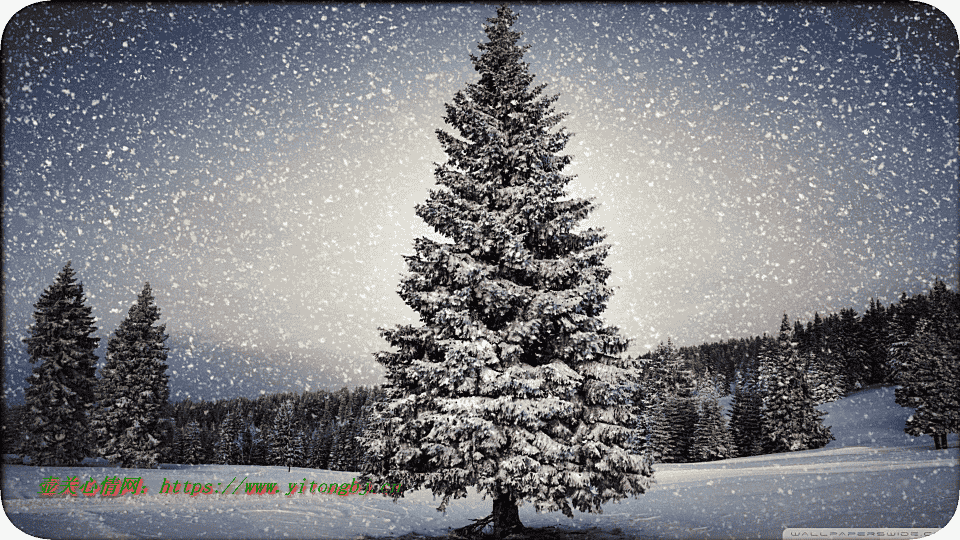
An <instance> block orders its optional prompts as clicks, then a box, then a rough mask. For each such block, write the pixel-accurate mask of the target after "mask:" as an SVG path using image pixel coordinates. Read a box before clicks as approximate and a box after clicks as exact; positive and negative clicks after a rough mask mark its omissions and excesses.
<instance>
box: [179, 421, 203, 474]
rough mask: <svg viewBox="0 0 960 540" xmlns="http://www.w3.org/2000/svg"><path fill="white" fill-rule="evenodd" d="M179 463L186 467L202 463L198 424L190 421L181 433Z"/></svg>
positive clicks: (201, 440) (201, 443) (201, 442)
mask: <svg viewBox="0 0 960 540" xmlns="http://www.w3.org/2000/svg"><path fill="white" fill-rule="evenodd" d="M180 437H181V441H182V443H181V444H182V445H183V446H182V454H181V456H180V459H181V462H182V463H185V464H187V465H199V464H200V463H203V462H204V452H203V439H201V437H200V422H197V421H196V420H193V421H191V422H190V423H189V424H187V425H186V426H184V427H183V429H182V431H181V435H180Z"/></svg>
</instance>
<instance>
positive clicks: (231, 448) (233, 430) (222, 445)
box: [214, 410, 243, 465]
mask: <svg viewBox="0 0 960 540" xmlns="http://www.w3.org/2000/svg"><path fill="white" fill-rule="evenodd" d="M242 430H243V419H242V418H241V417H240V414H239V413H238V412H237V411H233V410H231V411H229V412H227V415H226V416H225V417H224V418H223V422H221V423H220V433H219V435H220V437H219V440H218V441H217V446H216V449H215V458H214V461H216V462H217V463H219V464H221V465H241V464H242V463H243V437H242V436H241V432H242Z"/></svg>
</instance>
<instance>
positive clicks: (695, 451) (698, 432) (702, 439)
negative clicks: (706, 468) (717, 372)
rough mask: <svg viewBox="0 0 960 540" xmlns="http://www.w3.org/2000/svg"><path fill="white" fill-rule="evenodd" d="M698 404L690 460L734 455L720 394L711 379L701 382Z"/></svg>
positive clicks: (705, 459)
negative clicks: (721, 406)
mask: <svg viewBox="0 0 960 540" xmlns="http://www.w3.org/2000/svg"><path fill="white" fill-rule="evenodd" d="M708 375H709V374H708ZM697 405H698V411H697V421H696V424H694V427H693V440H692V442H691V451H690V454H691V455H690V457H691V460H690V461H715V460H718V459H727V458H731V457H733V456H734V449H733V444H732V441H731V438H730V432H729V430H728V429H727V422H726V419H725V418H724V417H723V411H722V410H721V408H720V396H719V395H718V394H717V391H716V387H715V386H714V384H713V382H712V381H710V380H709V379H707V381H706V384H701V385H700V388H699V389H698V391H697Z"/></svg>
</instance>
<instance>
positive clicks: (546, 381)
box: [366, 6, 652, 536]
mask: <svg viewBox="0 0 960 540" xmlns="http://www.w3.org/2000/svg"><path fill="white" fill-rule="evenodd" d="M516 19H517V16H516V15H515V14H514V13H513V11H512V10H511V9H510V8H509V7H506V6H501V7H499V8H498V9H497V15H496V17H494V18H492V19H488V22H489V23H490V24H489V25H485V27H484V30H485V32H486V35H487V38H488V39H489V41H488V42H486V43H480V44H479V49H480V51H481V54H480V56H479V57H474V56H471V59H472V61H473V64H474V67H475V69H476V70H477V71H478V72H479V75H480V78H479V81H478V82H476V83H473V84H469V85H468V86H467V88H466V90H465V91H460V92H458V93H457V94H456V95H455V96H454V98H453V103H452V104H449V105H447V107H446V116H445V120H446V121H447V123H449V124H450V125H451V126H453V127H454V128H455V129H456V130H457V135H451V134H448V133H446V132H444V131H438V133H437V135H438V139H439V141H440V143H441V146H442V147H443V150H444V152H446V154H447V161H446V163H444V164H441V165H439V166H437V168H436V171H435V177H436V180H437V183H438V184H439V185H440V186H441V187H440V189H437V190H434V191H431V193H430V195H429V198H428V200H427V202H426V203H425V204H422V205H419V206H417V209H416V210H417V214H418V215H419V216H420V217H421V218H422V219H423V220H424V221H425V222H426V223H427V224H429V225H430V226H432V227H433V229H434V230H435V231H436V232H437V233H438V234H440V235H442V236H443V237H445V238H446V239H447V240H448V241H443V242H441V241H435V240H431V239H428V238H419V239H417V240H416V241H415V246H414V249H415V254H414V255H410V256H407V257H406V262H407V266H408V269H409V274H408V275H407V276H406V277H404V278H403V280H402V284H401V288H400V296H401V297H402V298H403V300H404V301H405V302H406V303H407V305H409V306H410V307H412V308H413V309H414V310H416V311H417V312H418V313H419V314H420V319H421V321H422V323H423V325H422V326H412V325H405V326H399V327H396V328H393V329H386V330H383V331H382V335H383V336H384V337H385V339H386V340H387V341H388V342H389V343H390V344H391V346H393V347H395V348H396V352H383V353H379V354H378V356H377V358H378V360H379V362H380V363H381V364H383V365H384V366H385V368H386V371H387V379H388V384H387V389H388V392H389V399H388V400H387V402H386V404H385V405H384V407H382V409H381V410H380V414H381V415H382V422H381V423H380V425H379V427H378V430H377V431H378V432H379V433H378V434H377V435H374V436H371V437H369V438H368V439H367V442H366V445H367V446H368V447H370V448H371V449H373V450H374V451H376V452H377V453H378V456H377V457H376V459H375V460H374V461H373V464H374V466H375V467H376V468H377V469H378V470H377V471H376V472H377V473H378V474H381V475H385V476H388V477H390V478H391V479H392V481H393V482H401V483H402V484H403V486H405V487H406V488H408V489H415V488H425V489H429V490H431V491H432V492H433V493H434V494H435V495H438V496H440V497H441V498H442V503H441V505H440V507H441V508H445V507H446V506H447V504H448V502H449V500H450V499H451V498H459V497H463V496H465V495H466V493H467V491H466V489H467V487H470V486H472V487H474V488H476V489H477V491H478V492H480V493H482V494H484V495H486V496H489V497H491V498H492V499H493V514H492V516H491V517H490V518H487V519H486V520H483V524H486V523H489V522H490V521H492V522H493V528H494V532H495V534H496V535H497V536H503V535H505V534H508V533H509V532H510V531H513V530H518V529H522V524H521V523H520V519H519V514H518V504H519V502H520V501H532V502H533V503H534V504H535V505H536V506H537V507H538V508H540V509H542V510H547V511H550V510H561V511H562V512H563V513H564V514H566V515H568V516H572V515H573V513H572V510H573V508H577V509H579V510H581V511H599V510H600V505H601V504H602V503H603V502H606V501H609V500H616V499H620V498H623V497H626V496H630V495H633V494H638V493H642V492H644V491H645V490H646V488H647V487H648V486H649V485H650V483H651V476H652V471H651V469H650V467H649V464H647V463H645V462H644V461H643V459H642V458H641V457H640V456H637V455H635V454H632V453H631V452H630V451H629V450H628V449H627V448H625V444H626V441H627V440H628V439H629V438H630V436H631V429H632V426H633V425H635V423H636V422H635V419H634V417H633V416H634V415H633V407H632V403H631V399H630V396H631V393H632V391H631V382H632V379H633V370H632V368H630V366H629V365H628V362H627V361H626V360H624V359H623V358H621V357H620V356H618V355H619V354H621V353H622V352H623V351H624V350H625V348H626V346H627V340H626V339H624V338H623V337H621V336H620V335H619V331H618V330H617V329H616V328H614V327H610V326H606V325H605V324H604V323H603V322H602V321H601V319H600V313H601V312H602V311H603V310H604V309H605V305H606V302H607V300H608V298H609V297H610V295H611V294H612V290H611V288H610V287H608V286H607V285H606V279H607V277H608V276H609V274H610V270H609V269H608V268H607V267H606V266H605V265H604V264H603V260H604V259H605V257H606V254H607V250H608V246H607V245H604V244H603V243H602V242H603V239H604V235H603V233H602V232H601V231H600V230H596V229H592V228H590V229H586V230H578V224H579V223H580V222H581V221H582V220H583V219H584V218H586V217H587V216H588V215H589V214H590V212H591V211H592V209H593V207H594V205H593V203H592V202H591V201H589V200H582V199H576V198H568V196H567V194H566V192H565V190H564V189H565V186H566V185H567V184H568V183H569V182H570V181H571V179H572V177H571V176H569V175H566V174H563V172H562V171H563V169H564V168H565V167H566V166H567V165H568V164H569V163H570V162H571V159H572V158H571V157H570V156H567V155H560V154H559V152H561V151H562V150H563V148H564V147H565V146H566V144H567V141H568V139H569V138H570V135H569V134H568V133H567V132H565V131H564V130H563V129H562V128H560V129H559V130H558V131H551V129H552V128H553V127H554V126H556V125H557V124H558V123H559V122H560V121H561V120H562V118H563V115H561V114H555V113H554V110H553V108H552V104H553V103H554V102H555V101H556V99H557V96H553V97H545V96H542V95H541V92H542V91H543V89H544V86H543V85H540V86H532V81H533V76H532V75H531V74H529V73H528V66H527V64H526V63H524V62H523V61H522V56H523V54H524V52H525V50H526V49H527V47H522V46H520V45H518V44H517V42H518V40H519V39H520V33H518V32H516V31H513V30H511V26H512V25H513V24H514V22H515V21H516Z"/></svg>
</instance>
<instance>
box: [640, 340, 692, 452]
mask: <svg viewBox="0 0 960 540" xmlns="http://www.w3.org/2000/svg"><path fill="white" fill-rule="evenodd" d="M642 380H643V394H644V396H645V398H644V402H645V403H644V405H645V407H644V410H645V411H646V415H645V421H646V425H647V431H648V433H647V444H648V453H649V455H650V457H651V459H653V460H654V461H661V462H664V463H684V462H688V461H691V457H692V456H691V454H690V449H691V444H692V442H693V438H692V437H693V427H694V425H695V424H696V421H697V405H696V402H695V400H694V393H695V388H696V385H695V383H694V374H693V371H692V370H691V369H690V368H689V366H687V364H686V362H685V361H684V359H683V357H681V356H680V353H679V351H678V350H677V349H676V348H675V347H674V346H673V342H672V341H671V340H670V339H669V338H668V339H667V343H666V344H664V343H661V344H660V345H659V346H658V347H657V349H656V350H655V351H654V353H653V355H652V358H651V359H650V360H649V361H648V362H644V363H643V377H642Z"/></svg>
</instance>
